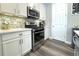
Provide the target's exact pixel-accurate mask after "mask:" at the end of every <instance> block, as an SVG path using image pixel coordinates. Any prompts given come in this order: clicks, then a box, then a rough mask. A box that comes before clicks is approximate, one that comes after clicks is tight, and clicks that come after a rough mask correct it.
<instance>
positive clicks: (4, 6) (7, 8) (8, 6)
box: [0, 3, 16, 14]
mask: <svg viewBox="0 0 79 59" xmlns="http://www.w3.org/2000/svg"><path fill="white" fill-rule="evenodd" d="M0 12H5V13H13V14H15V13H16V3H0Z"/></svg>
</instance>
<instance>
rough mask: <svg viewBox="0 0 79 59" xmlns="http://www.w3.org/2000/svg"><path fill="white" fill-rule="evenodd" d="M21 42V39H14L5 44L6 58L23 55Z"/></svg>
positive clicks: (4, 53)
mask: <svg viewBox="0 0 79 59" xmlns="http://www.w3.org/2000/svg"><path fill="white" fill-rule="evenodd" d="M20 44H21V42H20V38H16V39H12V40H9V41H6V42H3V55H4V56H19V55H21V45H20Z"/></svg>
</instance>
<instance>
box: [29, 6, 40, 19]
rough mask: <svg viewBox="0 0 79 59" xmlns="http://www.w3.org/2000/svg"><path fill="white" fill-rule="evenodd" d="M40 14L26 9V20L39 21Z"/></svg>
mask: <svg viewBox="0 0 79 59" xmlns="http://www.w3.org/2000/svg"><path fill="white" fill-rule="evenodd" d="M39 17H40V13H39V11H37V10H36V9H33V8H31V7H29V6H28V7H27V18H31V19H39Z"/></svg>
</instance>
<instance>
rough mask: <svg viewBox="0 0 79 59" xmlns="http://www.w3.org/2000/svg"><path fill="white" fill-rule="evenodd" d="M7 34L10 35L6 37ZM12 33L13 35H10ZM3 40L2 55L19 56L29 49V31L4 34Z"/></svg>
mask: <svg viewBox="0 0 79 59" xmlns="http://www.w3.org/2000/svg"><path fill="white" fill-rule="evenodd" d="M7 35H10V37H8V39H7ZM12 35H15V37H14V36H12ZM3 37H6V38H5V40H4V39H2V40H3V56H21V55H25V54H26V53H28V52H29V51H30V50H31V48H32V47H31V46H32V45H31V31H24V32H19V33H18V32H17V33H10V34H5V35H3Z"/></svg>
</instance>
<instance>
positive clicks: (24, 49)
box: [22, 35, 31, 55]
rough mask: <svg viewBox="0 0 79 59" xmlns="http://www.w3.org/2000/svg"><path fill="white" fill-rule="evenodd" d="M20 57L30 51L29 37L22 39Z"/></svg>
mask: <svg viewBox="0 0 79 59" xmlns="http://www.w3.org/2000/svg"><path fill="white" fill-rule="evenodd" d="M22 42H23V43H22V55H23V54H25V53H26V52H29V50H30V49H31V36H30V35H27V36H23V37H22Z"/></svg>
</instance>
